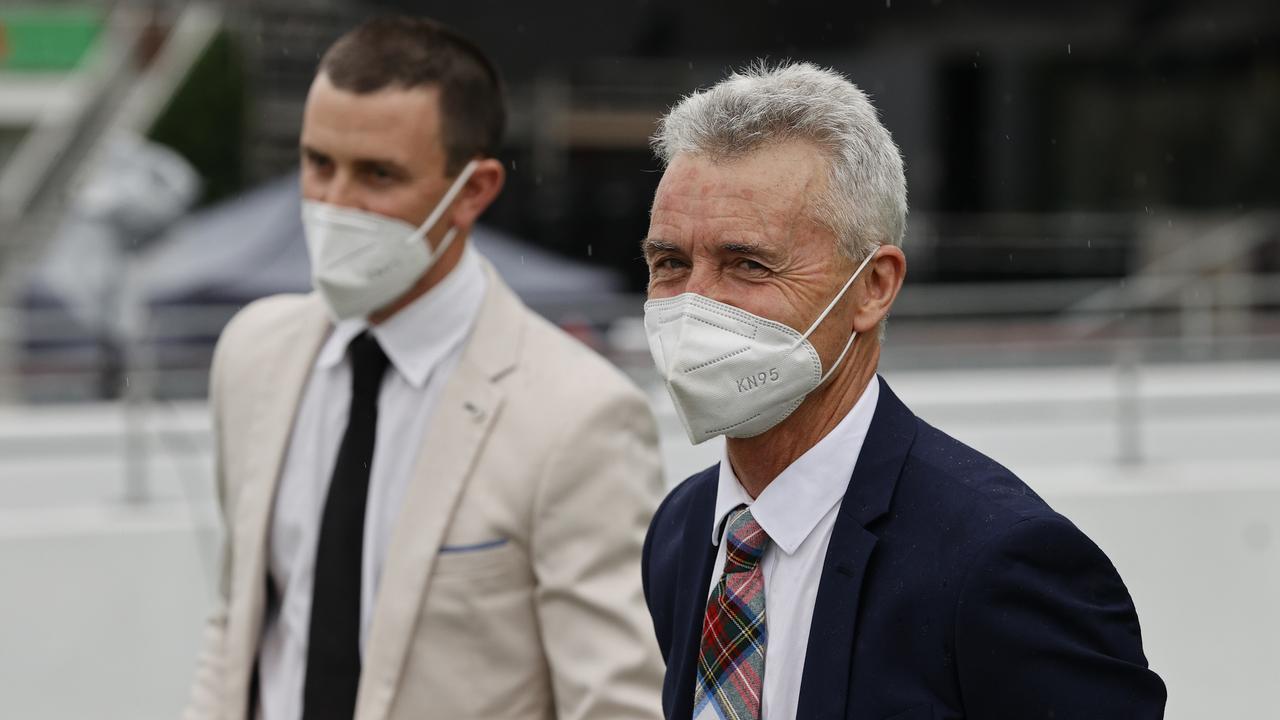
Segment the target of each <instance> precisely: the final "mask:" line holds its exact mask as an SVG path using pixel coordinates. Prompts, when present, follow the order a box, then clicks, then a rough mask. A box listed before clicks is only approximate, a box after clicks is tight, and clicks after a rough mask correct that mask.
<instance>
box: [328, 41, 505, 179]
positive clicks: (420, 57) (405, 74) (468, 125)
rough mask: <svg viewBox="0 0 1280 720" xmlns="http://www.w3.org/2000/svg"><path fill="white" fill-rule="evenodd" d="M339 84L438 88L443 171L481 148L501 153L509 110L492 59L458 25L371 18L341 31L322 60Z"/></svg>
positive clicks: (360, 88)
mask: <svg viewBox="0 0 1280 720" xmlns="http://www.w3.org/2000/svg"><path fill="white" fill-rule="evenodd" d="M319 72H321V73H323V74H324V75H326V76H327V77H328V78H329V82H331V83H333V85H334V87H337V88H340V89H342V90H346V91H348V92H353V93H356V94H361V95H363V94H365V93H373V92H377V91H379V90H383V89H385V88H389V87H396V88H402V89H406V90H412V89H414V88H419V87H436V88H439V90H440V124H441V129H440V130H441V141H442V143H443V144H444V151H445V172H446V173H447V174H449V175H455V174H457V173H458V172H459V171H461V170H462V168H463V167H464V166H465V165H466V164H467V162H468V161H469V160H471V159H472V158H474V157H476V156H477V155H481V156H488V157H492V156H495V155H497V153H498V148H499V146H500V145H501V143H502V132H503V130H504V129H505V127H506V123H507V110H506V106H505V104H504V102H503V99H502V80H501V78H500V77H499V76H498V70H497V68H496V67H495V66H494V64H493V62H492V61H490V60H489V58H488V57H486V56H485V54H484V52H483V51H481V50H480V48H479V47H478V46H477V45H476V44H475V43H473V42H471V41H470V40H468V39H467V38H465V37H463V36H462V35H461V34H459V33H458V32H457V31H455V30H453V29H452V28H449V27H447V26H445V25H442V24H441V23H438V22H436V21H434V20H430V19H427V18H417V17H407V16H386V17H378V18H374V19H372V20H368V21H366V22H364V23H362V24H361V25H359V26H357V27H356V28H354V29H352V30H350V31H348V32H347V33H346V34H345V35H343V36H342V37H340V38H338V40H337V41H336V42H334V44H333V45H332V46H331V47H330V48H329V49H328V50H327V51H326V52H325V54H324V57H323V58H321V59H320V69H319Z"/></svg>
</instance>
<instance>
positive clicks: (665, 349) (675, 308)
mask: <svg viewBox="0 0 1280 720" xmlns="http://www.w3.org/2000/svg"><path fill="white" fill-rule="evenodd" d="M688 305H689V296H688V294H681V295H676V296H675V297H671V298H665V299H663V300H655V301H652V302H651V303H650V306H651V307H652V308H653V309H654V310H655V315H654V322H655V324H656V325H657V327H656V328H655V329H656V330H657V333H656V336H657V339H658V346H659V347H658V349H659V350H660V351H661V353H662V358H661V362H660V363H659V364H660V365H662V370H663V371H664V372H666V371H668V370H670V367H669V364H670V363H672V362H675V358H676V357H678V354H677V353H676V348H677V347H679V345H680V343H681V340H682V339H683V337H684V333H685V328H686V326H687V324H686V322H685V321H686V316H685V310H686V308H687V307H688Z"/></svg>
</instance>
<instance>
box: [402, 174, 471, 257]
mask: <svg viewBox="0 0 1280 720" xmlns="http://www.w3.org/2000/svg"><path fill="white" fill-rule="evenodd" d="M475 171H476V161H475V160H472V161H470V162H468V163H467V166H466V167H464V168H462V172H460V173H458V177H457V178H455V179H454V181H453V184H452V185H450V186H449V189H448V190H446V191H445V193H444V197H442V198H440V202H438V203H436V206H435V207H434V208H433V209H432V210H431V214H430V215H428V216H427V219H426V220H424V221H422V224H421V225H419V226H418V229H417V230H415V231H414V233H413V234H412V235H410V236H409V237H407V238H405V242H407V243H414V242H419V241H421V240H422V238H423V237H425V236H426V234H427V233H429V232H431V228H433V227H435V226H436V223H437V222H440V217H441V216H442V215H444V213H445V211H446V210H448V209H449V206H450V205H452V204H453V201H454V200H456V199H457V197H458V193H460V192H462V188H463V186H464V185H466V184H467V180H470V179H471V175H472V173H474V172H475ZM456 234H457V228H449V232H447V233H445V236H444V239H443V240H441V241H440V247H439V248H437V249H436V251H435V252H434V253H432V254H433V255H436V256H438V255H441V254H443V253H444V251H445V250H447V249H448V248H449V243H451V242H453V238H454V236H455V235H456Z"/></svg>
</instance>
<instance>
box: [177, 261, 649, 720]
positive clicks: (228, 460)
mask: <svg viewBox="0 0 1280 720" xmlns="http://www.w3.org/2000/svg"><path fill="white" fill-rule="evenodd" d="M485 272H486V273H487V274H488V276H489V286H488V290H487V291H486V296H485V299H484V302H483V305H482V307H481V310H480V314H479V317H478V318H477V321H476V325H475V328H474V330H473V332H472V335H471V337H470V338H469V339H468V341H467V345H466V347H465V349H464V350H463V354H462V357H461V360H460V362H459V364H458V367H457V369H456V370H455V371H454V373H453V375H452V377H451V378H449V380H448V381H447V385H446V387H445V389H444V390H443V392H442V395H441V398H440V401H439V405H438V408H437V409H436V410H435V413H434V416H433V417H432V419H431V421H430V424H429V430H428V431H427V435H426V437H425V438H424V439H423V442H422V445H421V448H412V449H409V448H406V450H411V451H413V452H416V453H417V454H418V460H417V464H416V467H417V470H416V474H415V476H414V478H413V480H412V484H411V486H410V489H409V490H408V492H407V495H406V497H405V500H404V505H403V507H402V508H401V511H400V517H399V520H398V521H397V523H396V526H395V528H394V529H393V531H392V541H391V544H390V548H389V549H388V554H387V558H386V561H385V565H384V570H383V575H382V579H381V581H380V587H379V590H378V594H377V599H376V604H375V607H374V611H373V620H372V625H371V627H370V630H369V637H368V640H367V644H366V647H365V652H364V666H363V670H362V673H361V678H360V689H359V695H358V699H357V703H356V715H355V717H356V720H384V719H386V720H409V719H410V718H413V719H414V720H421V719H423V718H427V719H430V718H440V719H441V720H465V719H468V718H475V719H476V720H482V719H483V720H501V719H503V718H512V719H515V718H520V719H522V720H523V719H528V720H535V719H536V720H542V719H543V718H561V719H564V720H578V719H587V718H591V719H596V720H627V719H631V718H635V719H637V720H638V719H641V718H644V719H648V718H660V717H661V709H660V705H661V698H660V695H661V687H662V660H661V658H660V656H659V653H658V647H657V643H656V641H655V639H654V636H653V630H652V625H651V624H650V621H649V617H648V614H647V612H646V610H645V605H644V599H643V596H642V592H641V583H640V551H641V545H642V543H643V538H644V531H645V527H646V525H647V522H648V519H649V517H650V515H651V513H652V512H653V510H654V508H655V507H656V506H657V503H658V501H659V499H660V498H661V493H662V480H661V470H660V466H659V458H658V452H657V432H656V428H655V425H654V421H653V417H652V415H651V413H650V411H649V409H648V406H647V404H646V403H645V400H644V398H643V397H642V395H641V394H640V393H639V392H638V391H637V390H636V388H635V387H634V386H633V385H632V384H631V383H630V382H628V381H627V380H626V379H625V377H624V376H623V375H622V374H621V373H619V372H618V371H617V370H616V369H614V368H613V367H612V366H610V365H609V364H608V363H607V362H605V361H604V360H603V359H602V358H600V357H599V356H597V355H596V354H594V353H592V352H591V351H590V350H588V349H587V348H585V347H584V346H582V345H581V344H580V343H578V342H577V341H575V340H573V339H571V338H569V337H568V336H567V335H565V334H563V333H562V332H560V331H559V330H558V329H556V328H555V327H553V326H552V325H550V324H549V323H547V322H545V321H544V320H542V319H541V318H540V317H538V316H537V315H535V314H534V313H532V312H531V311H530V310H528V308H526V307H525V306H524V305H523V304H522V303H521V302H520V301H519V299H517V298H516V296H515V295H514V294H513V293H512V292H511V290H510V289H509V288H508V287H507V286H506V285H505V284H504V283H503V282H502V280H501V279H500V278H499V277H498V276H497V274H496V273H494V272H493V270H492V268H491V267H489V265H488V264H487V263H486V264H485ZM330 327H331V326H330V323H329V321H328V319H327V316H326V314H325V311H324V308H323V305H322V303H321V301H320V300H319V298H318V297H317V296H315V295H307V296H277V297H273V298H268V299H265V300H261V301H258V302H256V303H254V304H252V305H250V306H249V307H247V308H245V309H244V310H243V311H242V312H241V313H240V314H239V315H237V316H236V317H235V318H234V319H233V320H232V321H231V323H230V324H228V326H227V328H226V329H225V330H224V331H223V334H222V337H221V339H220V340H219V342H218V347H217V350H216V351H215V353H214V362H213V371H212V385H211V390H210V394H211V401H212V404H213V408H214V424H215V434H216V438H217V459H218V491H219V494H220V500H221V503H222V512H223V520H224V523H225V527H226V533H225V536H226V542H225V545H224V553H225V554H224V559H223V574H222V577H221V582H220V591H219V594H218V597H217V602H216V607H215V610H214V612H213V613H212V615H211V617H210V618H209V621H208V626H207V630H206V640H205V646H204V649H203V651H202V654H201V656H200V659H199V661H198V666H197V669H196V680H195V684H194V689H193V693H192V699H191V702H190V705H189V706H188V708H187V712H186V715H185V717H186V718H189V719H191V720H200V719H207V720H213V719H215V718H216V719H217V720H232V719H235V720H241V719H243V718H245V717H246V716H247V715H248V713H249V712H250V708H251V705H252V703H253V702H254V698H253V697H252V693H253V685H254V666H255V661H256V658H257V652H258V644H259V640H260V637H261V635H262V627H263V615H264V607H265V601H266V582H267V580H266V577H267V557H268V555H267V542H268V538H269V537H270V535H269V532H268V526H269V524H270V520H271V515H272V501H273V498H274V496H275V488H276V482H277V479H278V478H279V476H280V472H281V464H282V462H283V458H284V457H285V450H286V445H287V443H288V441H289V437H290V434H291V428H292V425H293V420H294V414H295V412H296V409H297V407H298V404H299V400H300V398H301V396H302V391H303V387H304V385H305V384H306V380H307V376H308V373H309V372H310V371H311V368H312V366H313V365H314V362H315V358H316V354H317V352H318V351H319V348H320V346H321V344H322V343H323V341H324V339H325V338H326V336H327V334H328V332H329V330H330ZM495 538H506V539H508V540H509V542H507V543H506V544H504V545H501V546H499V547H497V548H494V549H489V550H479V551H474V552H461V553H446V554H440V553H439V550H440V548H441V547H442V546H454V545H459V546H463V545H470V544H475V543H482V542H485V541H490V540H493V539H495Z"/></svg>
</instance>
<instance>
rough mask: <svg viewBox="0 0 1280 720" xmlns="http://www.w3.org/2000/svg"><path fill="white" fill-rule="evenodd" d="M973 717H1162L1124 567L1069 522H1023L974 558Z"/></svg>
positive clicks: (963, 656)
mask: <svg viewBox="0 0 1280 720" xmlns="http://www.w3.org/2000/svg"><path fill="white" fill-rule="evenodd" d="M956 664H957V670H958V674H959V679H960V688H961V693H962V697H963V702H964V707H965V711H966V716H967V717H968V718H971V720H1004V719H1006V718H1033V717H1036V718H1042V717H1053V718H1063V719H1064V720H1070V719H1072V718H1090V719H1094V720H1157V719H1158V718H1162V717H1163V716H1164V704H1165V697H1166V695H1165V687H1164V683H1163V682H1162V681H1161V680H1160V678H1159V676H1157V675H1156V674H1155V673H1154V672H1152V671H1151V670H1150V669H1148V668H1147V660H1146V657H1145V656H1144V655H1143V652H1142V636H1141V633H1140V630H1139V627H1138V616H1137V611H1136V610H1135V609H1134V606H1133V601H1132V600H1131V599H1130V597H1129V592H1128V590H1127V589H1126V588H1125V586H1124V583H1123V581H1121V579H1120V576H1119V574H1118V573H1117V572H1116V570H1115V567H1114V566H1112V564H1111V561H1110V560H1108V559H1107V557H1106V555H1104V554H1103V553H1102V551H1101V550H1100V549H1098V547H1097V546H1096V545H1094V544H1093V542H1092V541H1090V540H1089V539H1088V538H1087V537H1085V535H1084V534H1083V533H1081V532H1080V531H1079V530H1078V529H1077V528H1076V527H1075V526H1074V525H1072V524H1071V523H1070V522H1068V521H1067V520H1065V519H1063V518H1060V517H1056V518H1035V519H1027V520H1023V521H1021V522H1018V523H1017V524H1015V525H1014V526H1012V527H1011V528H1010V529H1009V530H1007V531H1005V532H1004V533H1003V534H1002V535H1001V536H999V537H997V538H996V539H994V540H992V541H990V542H988V544H987V545H986V546H985V547H984V548H982V549H981V550H980V551H979V552H978V554H977V556H976V557H975V559H974V562H973V564H972V566H971V568H970V570H969V572H968V574H967V576H966V578H965V581H964V583H963V585H962V587H961V590H960V595H959V600H958V605H957V608H956Z"/></svg>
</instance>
